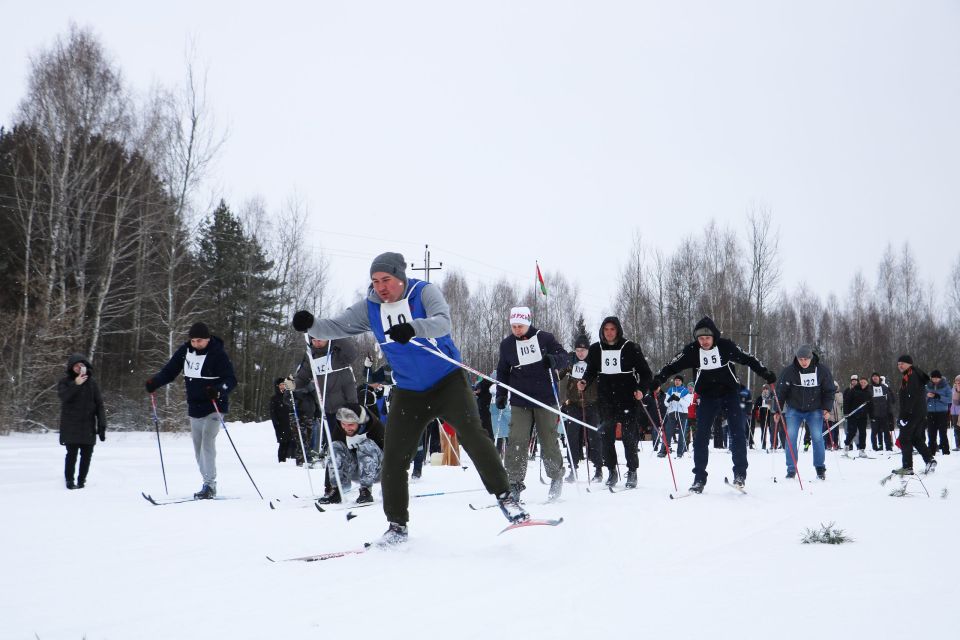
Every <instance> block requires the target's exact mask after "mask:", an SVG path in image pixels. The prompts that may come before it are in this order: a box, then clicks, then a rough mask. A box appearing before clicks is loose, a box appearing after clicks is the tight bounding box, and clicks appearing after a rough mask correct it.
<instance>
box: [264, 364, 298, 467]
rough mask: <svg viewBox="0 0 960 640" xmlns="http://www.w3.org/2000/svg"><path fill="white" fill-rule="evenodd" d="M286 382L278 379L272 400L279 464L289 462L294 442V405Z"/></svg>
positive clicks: (271, 406) (271, 415)
mask: <svg viewBox="0 0 960 640" xmlns="http://www.w3.org/2000/svg"><path fill="white" fill-rule="evenodd" d="M284 382H285V379H284V378H277V379H276V380H275V381H274V383H273V388H274V393H273V396H271V398H270V421H271V422H272V423H273V433H274V435H275V436H276V437H277V462H286V461H287V457H288V456H289V454H290V448H291V447H290V445H291V442H292V441H293V438H292V429H291V425H292V424H293V420H292V419H291V418H292V416H291V414H292V413H293V403H292V402H290V393H289V392H287V387H286V385H285V384H284Z"/></svg>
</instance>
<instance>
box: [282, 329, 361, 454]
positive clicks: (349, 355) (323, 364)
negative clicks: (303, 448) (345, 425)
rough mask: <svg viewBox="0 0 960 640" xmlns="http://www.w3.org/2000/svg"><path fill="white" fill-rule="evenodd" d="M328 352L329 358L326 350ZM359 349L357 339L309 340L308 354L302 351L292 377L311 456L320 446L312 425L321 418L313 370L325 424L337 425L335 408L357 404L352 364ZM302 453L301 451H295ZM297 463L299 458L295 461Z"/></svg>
mask: <svg viewBox="0 0 960 640" xmlns="http://www.w3.org/2000/svg"><path fill="white" fill-rule="evenodd" d="M328 351H329V359H328V357H327V355H328V354H327V352H328ZM359 353H360V351H359V349H358V348H357V343H356V340H354V339H352V338H345V339H341V340H334V341H330V340H320V339H318V338H311V339H310V357H309V358H308V357H307V354H306V353H304V354H303V360H301V362H300V365H299V366H298V367H297V372H296V374H295V376H294V382H295V385H296V386H295V388H294V391H293V397H294V398H295V399H296V401H297V415H298V416H299V418H300V431H301V432H302V433H303V434H304V443H307V444H309V445H310V448H311V452H310V453H311V454H312V455H311V458H315V457H316V452H317V451H318V449H319V447H320V430H319V429H314V428H313V425H314V424H315V423H316V421H317V420H319V419H320V406H319V405H318V403H317V391H316V389H317V387H315V386H314V381H313V378H314V373H316V378H317V384H318V385H319V389H320V397H321V398H322V397H324V395H323V394H324V393H326V399H325V401H324V408H323V409H324V412H325V413H326V417H327V424H329V425H330V426H331V428H333V427H334V425H336V424H337V422H336V415H337V410H338V409H340V407H342V406H343V405H345V404H347V403H348V402H349V403H352V404H357V402H358V400H357V380H356V378H355V377H354V375H353V363H354V361H355V360H356V359H357V356H358V355H359ZM298 455H302V454H298ZM298 462H299V460H298Z"/></svg>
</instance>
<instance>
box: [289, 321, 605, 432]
mask: <svg viewBox="0 0 960 640" xmlns="http://www.w3.org/2000/svg"><path fill="white" fill-rule="evenodd" d="M304 335H306V334H304ZM410 344H413V345H416V346H418V347H420V348H421V349H423V350H424V351H426V352H428V353H432V354H433V355H435V356H436V357H438V358H441V359H443V360H446V361H447V362H449V363H450V364H453V365H456V366H458V367H460V368H461V369H463V370H464V371H468V372H470V373H472V374H473V375H475V376H480V377H481V378H483V379H484V380H489V381H490V382H492V383H493V384H497V385H500V386H502V387H503V388H504V389H506V390H507V391H510V392H511V393H515V394H517V395H518V396H520V397H521V398H525V399H527V400H529V401H530V402H532V403H533V404H535V405H537V406H538V407H543V408H544V409H546V410H547V411H550V412H551V413H555V414H557V415H558V416H559V415H560V412H559V411H557V410H556V409H554V408H553V407H551V406H550V405H548V404H544V403H543V402H540V401H539V400H537V399H535V398H531V397H530V396H528V395H527V394H525V393H523V392H522V391H517V390H516V389H514V388H513V387H511V386H510V385H508V384H504V383H502V382H497V381H496V380H494V379H493V378H491V377H490V376H487V375H484V374H482V373H480V372H479V371H477V370H476V369H474V368H473V367H471V366H470V365H467V364H464V363H462V362H458V361H457V360H454V359H453V358H451V357H450V356H448V355H447V354H445V353H444V352H442V351H439V350H437V349H431V348H430V347H428V346H426V345H424V344H421V343H419V342H417V341H416V340H411V341H410ZM567 420H570V421H571V422H576V423H577V424H579V425H582V426H584V427H586V428H588V429H593V430H594V431H599V429H597V428H596V427H595V426H593V425H591V424H587V423H586V422H581V421H580V420H577V419H576V418H574V417H572V416H567Z"/></svg>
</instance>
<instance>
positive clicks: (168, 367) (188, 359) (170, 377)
mask: <svg viewBox="0 0 960 640" xmlns="http://www.w3.org/2000/svg"><path fill="white" fill-rule="evenodd" d="M180 373H183V385H184V388H185V389H186V393H187V415H188V416H189V417H190V434H191V436H192V437H193V452H194V454H195V455H196V457H197V466H198V467H200V475H201V476H202V477H203V487H201V489H200V491H198V492H196V493H195V494H193V497H194V498H197V499H198V500H206V499H211V498H215V497H216V495H217V434H218V433H220V418H218V417H217V414H216V410H215V408H214V403H216V407H217V408H218V409H219V410H220V413H221V414H223V415H226V413H227V410H228V409H229V401H228V398H227V396H228V395H229V394H230V391H232V390H233V388H234V387H235V386H237V378H236V376H235V375H234V373H233V363H231V362H230V358H229V357H228V356H227V352H226V351H224V350H223V340H221V339H220V338H218V337H217V336H214V335H211V334H210V329H208V328H207V325H205V324H204V323H202V322H197V323H195V324H194V325H193V326H192V327H190V339H189V340H188V341H187V342H185V343H184V344H182V345H180V348H179V349H177V350H176V352H174V354H173V357H172V358H170V361H169V362H167V364H165V365H164V367H163V369H161V370H160V372H159V373H157V374H156V375H154V376H153V377H152V378H150V379H148V380H147V381H146V382H145V383H144V385H143V386H144V388H146V390H147V393H153V392H154V391H156V390H157V389H159V388H160V387H162V386H163V385H165V384H168V383H170V382H173V381H174V380H175V379H176V377H177V376H178V375H179V374H180Z"/></svg>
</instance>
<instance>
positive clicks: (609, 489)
mask: <svg viewBox="0 0 960 640" xmlns="http://www.w3.org/2000/svg"><path fill="white" fill-rule="evenodd" d="M607 490H608V491H610V493H616V491H614V490H613V487H607Z"/></svg>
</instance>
